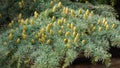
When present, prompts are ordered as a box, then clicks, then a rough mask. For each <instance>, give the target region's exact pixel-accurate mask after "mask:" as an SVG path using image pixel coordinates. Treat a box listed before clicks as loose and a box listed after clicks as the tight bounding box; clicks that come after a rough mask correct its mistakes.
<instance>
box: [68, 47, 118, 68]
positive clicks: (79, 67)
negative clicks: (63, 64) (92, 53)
mask: <svg viewBox="0 0 120 68" xmlns="http://www.w3.org/2000/svg"><path fill="white" fill-rule="evenodd" d="M109 52H110V53H111V54H112V59H111V66H110V67H109V68H120V48H116V47H112V48H111V49H110V51H109ZM68 68H106V66H105V65H103V64H101V63H100V62H98V63H96V64H92V63H91V61H90V59H88V58H85V57H78V58H77V59H75V60H74V61H73V62H72V64H71V65H70V66H69V67H68Z"/></svg>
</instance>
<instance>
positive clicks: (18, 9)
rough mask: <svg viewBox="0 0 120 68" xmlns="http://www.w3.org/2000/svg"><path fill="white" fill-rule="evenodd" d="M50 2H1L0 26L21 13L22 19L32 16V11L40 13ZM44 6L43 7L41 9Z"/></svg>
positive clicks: (9, 0) (38, 0)
mask: <svg viewBox="0 0 120 68" xmlns="http://www.w3.org/2000/svg"><path fill="white" fill-rule="evenodd" d="M49 2H50V0H29V1H28V0H17V1H16V0H1V2H0V25H1V24H4V23H8V22H10V21H11V20H13V19H15V20H16V17H17V16H18V15H19V14H20V13H21V14H22V15H23V17H24V18H27V17H30V16H32V15H33V13H34V11H38V12H41V11H43V10H44V9H45V8H46V7H49V5H47V4H48V3H49ZM43 6H44V7H43Z"/></svg>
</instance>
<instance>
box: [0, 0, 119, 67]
mask: <svg viewBox="0 0 120 68" xmlns="http://www.w3.org/2000/svg"><path fill="white" fill-rule="evenodd" d="M52 2H53V3H52ZM52 2H50V3H52V4H54V5H52V4H51V5H49V8H47V9H46V10H45V11H43V12H41V13H40V14H39V13H38V12H37V11H35V12H34V17H31V18H27V19H23V18H21V17H20V18H19V19H18V22H16V21H11V23H9V25H8V26H9V29H8V30H7V31H6V32H4V33H2V34H1V35H0V38H1V39H0V55H1V56H0V67H2V68H30V67H31V68H60V67H63V68H65V67H67V66H68V65H70V64H71V62H72V61H73V60H74V59H75V58H77V56H78V55H79V54H83V55H84V56H85V57H86V58H91V60H92V61H91V62H92V63H96V62H98V61H102V62H103V64H105V65H106V66H109V65H110V58H111V56H112V55H111V54H110V53H109V52H108V51H109V49H110V48H111V47H112V46H117V47H119V46H120V43H119V42H120V34H119V33H120V22H119V21H117V20H116V19H115V18H114V17H106V18H105V17H103V16H101V15H98V14H94V12H92V11H90V10H88V9H87V10H84V9H82V8H79V9H78V10H77V9H76V10H74V9H72V8H68V6H63V5H61V2H59V3H57V4H55V3H56V2H54V1H52ZM16 26H18V27H16ZM6 64H7V65H6Z"/></svg>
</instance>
